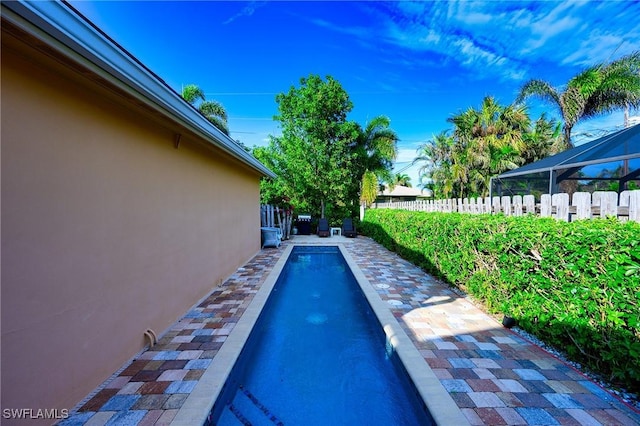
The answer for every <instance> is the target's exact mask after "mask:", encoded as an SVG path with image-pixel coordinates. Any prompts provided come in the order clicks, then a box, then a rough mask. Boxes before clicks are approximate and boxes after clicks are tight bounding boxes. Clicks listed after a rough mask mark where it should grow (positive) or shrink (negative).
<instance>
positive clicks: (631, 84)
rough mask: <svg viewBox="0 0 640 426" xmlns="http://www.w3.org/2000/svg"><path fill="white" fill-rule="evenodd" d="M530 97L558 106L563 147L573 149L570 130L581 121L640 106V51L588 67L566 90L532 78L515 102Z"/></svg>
mask: <svg viewBox="0 0 640 426" xmlns="http://www.w3.org/2000/svg"><path fill="white" fill-rule="evenodd" d="M531 96H537V97H539V98H541V99H543V100H545V101H548V102H550V103H551V104H553V105H555V106H556V107H557V108H558V110H559V111H560V114H561V116H562V121H563V123H564V125H563V127H562V132H563V136H564V146H563V148H564V149H567V148H571V147H573V144H572V143H571V131H572V129H573V127H574V126H575V125H576V124H577V123H578V122H580V121H582V120H585V119H589V118H592V117H595V116H598V115H602V114H607V113H610V112H613V111H615V110H618V109H623V108H625V107H628V106H632V107H634V108H638V107H639V106H640V51H636V52H634V53H631V54H630V55H627V56H623V57H622V58H620V59H618V60H616V61H613V62H611V63H609V64H606V63H601V64H598V65H595V66H592V67H590V68H587V69H586V70H584V71H582V72H581V73H579V74H578V75H576V76H575V77H573V78H572V79H571V80H569V82H568V83H567V85H566V87H565V89H564V91H562V90H559V89H556V88H554V87H553V86H552V85H551V84H550V83H548V82H546V81H543V80H536V79H534V80H530V81H528V82H526V83H525V84H524V86H522V88H521V89H520V94H519V96H518V98H517V99H516V102H522V101H524V100H525V99H526V98H529V97H531Z"/></svg>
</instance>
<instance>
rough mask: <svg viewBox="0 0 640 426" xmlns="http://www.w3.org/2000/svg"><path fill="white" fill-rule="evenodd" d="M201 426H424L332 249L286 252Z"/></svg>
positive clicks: (413, 396) (426, 420)
mask: <svg viewBox="0 0 640 426" xmlns="http://www.w3.org/2000/svg"><path fill="white" fill-rule="evenodd" d="M210 421H211V423H212V424H217V425H242V424H244V425H248V424H252V425H274V424H276V425H277V424H284V425H305V426H307V425H363V424H367V425H429V424H433V421H432V420H431V417H430V416H429V414H428V412H427V411H426V408H425V407H424V404H423V402H422V401H421V400H420V398H419V397H418V396H417V392H416V390H415V388H414V386H413V385H412V383H411V382H410V380H409V378H408V376H407V375H406V372H405V371H404V368H403V366H402V364H401V363H400V361H399V359H398V358H397V355H396V354H395V353H393V351H392V350H391V349H390V347H389V346H388V345H386V339H385V336H384V332H383V331H382V328H381V326H380V323H379V322H378V320H377V318H376V317H375V314H374V313H373V312H372V310H371V308H370V307H369V304H368V302H367V301H366V299H365V297H364V294H363V293H362V291H361V290H360V287H359V286H358V283H357V282H356V280H355V278H354V277H353V274H352V273H351V271H350V269H349V267H348V265H347V263H346V262H345V260H344V258H343V257H342V254H341V253H340V251H339V249H338V248H337V247H295V248H294V249H293V251H292V253H291V255H290V257H289V260H288V261H287V264H286V265H285V267H284V269H283V270H282V273H281V274H280V277H279V278H278V281H277V282H276V284H275V287H274V289H273V291H272V293H271V295H270V297H269V299H268V301H267V304H266V305H265V308H264V309H263V311H262V313H261V315H260V317H259V319H258V322H257V323H256V325H255V327H254V329H253V331H252V332H251V335H250V337H249V339H248V341H247V344H246V345H245V347H244V349H243V351H242V353H241V355H240V358H239V359H238V361H237V362H236V365H235V366H234V368H233V371H232V373H231V375H230V377H229V379H228V380H227V383H226V384H225V387H224V389H223V391H222V392H221V394H220V397H219V398H218V400H217V401H216V403H215V405H214V408H213V410H212V412H211V414H210Z"/></svg>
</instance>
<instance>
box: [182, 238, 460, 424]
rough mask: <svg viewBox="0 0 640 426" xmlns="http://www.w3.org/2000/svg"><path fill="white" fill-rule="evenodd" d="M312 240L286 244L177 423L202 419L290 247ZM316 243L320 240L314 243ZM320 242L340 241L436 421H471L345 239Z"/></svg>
mask: <svg viewBox="0 0 640 426" xmlns="http://www.w3.org/2000/svg"><path fill="white" fill-rule="evenodd" d="M305 245H308V244H304V243H302V244H300V243H294V244H291V245H288V246H287V247H286V248H285V249H284V251H283V253H282V254H281V255H280V258H279V259H278V260H277V261H276V264H275V266H274V267H273V269H272V270H271V271H270V272H269V274H268V276H267V278H266V279H265V281H264V283H263V284H262V285H261V286H260V289H259V290H258V291H257V293H256V294H255V296H254V297H253V299H252V300H251V302H250V304H249V306H248V307H247V309H246V311H245V312H244V314H243V315H242V317H241V318H240V319H239V320H238V323H237V324H236V326H235V327H234V329H233V330H232V331H231V333H230V334H229V336H228V338H227V340H226V341H225V342H224V344H223V345H222V347H221V348H220V350H219V351H218V353H217V354H216V355H215V357H214V359H213V362H211V364H210V365H209V367H208V368H207V369H206V370H205V372H204V373H203V375H202V377H201V378H200V380H199V381H198V384H197V385H196V386H195V388H194V389H193V391H192V392H191V393H190V395H189V396H188V397H187V399H186V400H185V402H184V404H183V405H182V407H181V408H180V409H179V410H178V412H177V414H176V416H175V417H174V419H173V421H172V422H171V424H172V425H175V426H191V425H194V424H204V423H205V422H206V420H207V416H208V415H209V413H210V412H211V410H212V408H213V405H214V404H215V402H216V400H217V399H218V397H219V395H220V392H221V391H222V389H223V387H224V384H225V383H226V381H227V379H228V377H229V375H230V374H231V371H232V369H233V366H234V365H235V363H236V361H237V359H238V357H239V356H240V353H241V352H242V349H243V347H244V344H245V342H246V341H247V339H248V338H249V335H250V333H251V330H252V329H253V327H254V325H255V323H256V321H257V320H258V317H259V316H260V313H261V312H262V309H263V307H264V305H265V303H266V301H267V299H268V298H269V295H270V294H271V291H272V289H273V287H274V285H275V283H276V281H277V280H278V277H279V276H280V274H281V272H282V269H283V268H284V265H285V264H286V262H287V260H288V259H289V256H290V254H291V251H292V250H293V248H294V247H296V246H305ZM314 245H318V244H314ZM321 245H322V246H334V247H338V249H339V250H340V253H341V254H342V256H343V257H344V259H345V261H346V262H347V264H348V265H349V268H350V269H351V272H352V273H353V275H354V277H355V279H356V281H357V282H358V285H359V286H360V288H361V290H362V292H363V293H364V295H365V297H366V298H367V301H368V303H369V305H370V306H371V309H372V310H373V311H374V313H375V314H376V317H377V318H378V321H379V322H380V325H381V326H382V327H383V330H384V332H385V334H386V336H387V340H388V342H389V343H391V345H392V347H393V348H394V350H395V351H396V353H397V354H398V357H399V358H400V360H401V361H402V363H403V365H404V367H405V369H406V371H407V373H408V375H409V377H410V378H411V380H412V381H413V384H414V386H415V387H416V390H417V391H418V393H419V394H420V397H421V398H422V400H423V402H424V404H425V406H426V407H427V409H428V411H429V414H430V415H431V417H432V418H433V420H434V422H435V423H436V424H443V425H446V424H455V425H468V424H469V421H468V420H467V418H466V417H465V416H464V414H463V413H462V411H461V410H460V408H459V407H458V406H457V404H456V403H455V402H454V400H453V398H452V397H451V395H449V393H448V392H447V390H446V389H445V388H444V387H443V386H442V384H441V383H440V381H439V379H438V378H437V377H436V376H435V374H434V373H433V371H432V370H431V367H429V364H428V363H427V362H426V361H425V360H424V358H423V357H422V356H421V354H420V352H419V351H418V350H417V348H416V347H415V345H414V344H413V342H412V341H411V339H410V338H409V336H407V334H406V333H405V331H404V330H403V329H402V328H401V327H400V324H399V323H398V320H397V319H396V318H395V317H394V316H393V314H392V312H391V310H390V309H389V307H388V306H387V305H386V304H385V303H384V302H383V300H382V299H381V298H380V296H379V295H378V294H377V293H376V291H375V289H374V288H373V286H372V285H371V283H370V282H369V280H368V279H367V278H366V277H365V276H364V273H363V272H362V270H361V269H360V267H359V266H358V265H357V264H356V262H355V261H354V260H353V258H352V257H351V255H350V254H349V252H348V251H347V250H346V249H345V248H344V245H343V244H342V243H332V242H326V243H323V244H321Z"/></svg>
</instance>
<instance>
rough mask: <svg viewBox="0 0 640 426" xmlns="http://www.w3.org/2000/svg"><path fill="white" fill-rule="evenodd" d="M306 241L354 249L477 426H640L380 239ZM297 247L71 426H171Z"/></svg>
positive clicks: (211, 300)
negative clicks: (263, 288) (276, 270)
mask: <svg viewBox="0 0 640 426" xmlns="http://www.w3.org/2000/svg"><path fill="white" fill-rule="evenodd" d="M301 240H302V238H299V239H297V240H295V239H294V242H295V243H299V242H300V241H301ZM305 240H307V241H308V242H312V243H316V244H322V243H324V242H336V241H338V240H339V241H344V242H345V243H344V245H345V247H346V248H347V250H349V252H350V254H351V255H352V257H353V258H354V260H355V261H356V263H358V265H359V267H360V268H361V269H362V271H363V272H364V274H365V276H366V277H367V279H368V280H369V281H370V282H371V284H372V285H373V286H374V288H375V289H376V290H377V292H378V294H379V295H380V297H381V298H382V300H384V301H387V303H388V304H389V308H390V309H391V311H392V312H393V314H394V316H395V317H396V318H397V319H398V321H399V322H400V324H401V325H402V327H403V328H404V329H405V331H406V332H407V334H408V336H409V337H410V338H411V339H412V340H413V342H414V344H415V345H416V347H417V348H418V350H419V351H420V352H421V354H422V355H423V356H424V358H425V360H426V361H427V363H428V364H429V365H430V366H431V368H432V370H433V371H434V373H435V374H436V376H437V377H438V378H439V379H440V382H441V383H442V385H443V386H444V387H445V389H447V391H448V392H449V393H450V395H451V396H452V398H453V399H454V401H455V402H456V403H457V405H458V406H459V407H460V408H461V410H462V411H463V413H464V415H465V416H466V417H467V419H468V420H469V422H470V423H471V424H473V425H629V426H631V425H639V424H640V413H638V412H637V411H635V410H633V409H632V408H631V407H629V406H628V405H626V404H624V403H622V402H621V401H620V400H618V399H617V398H616V397H614V396H613V395H611V394H609V393H608V392H606V391H605V390H603V389H602V388H600V387H599V386H598V385H596V384H595V383H593V382H592V381H590V380H589V379H588V378H586V377H585V376H583V375H582V374H581V373H579V372H577V371H576V370H574V369H573V368H572V367H570V366H569V365H566V364H565V363H564V362H562V361H561V360H559V359H557V358H555V357H554V356H552V355H551V354H549V353H547V352H546V351H544V350H542V349H541V348H539V347H537V346H535V345H534V344H532V343H529V342H528V341H526V340H524V339H522V338H521V337H519V336H518V335H517V334H515V333H513V332H512V331H510V330H507V329H505V328H503V327H502V326H501V325H500V324H499V323H498V322H497V321H496V320H495V319H494V318H492V317H491V316H489V315H486V314H485V313H483V312H482V311H481V310H480V309H478V308H477V307H476V306H474V305H473V304H472V303H470V302H469V301H468V300H466V299H465V298H462V297H460V296H458V295H456V294H455V293H454V292H452V291H451V290H450V289H449V288H448V287H447V286H446V285H445V284H443V283H441V282H439V281H437V280H436V279H434V278H433V277H431V276H429V275H428V274H425V273H424V272H422V271H421V270H420V269H419V268H417V267H415V266H413V265H412V264H410V263H409V262H406V261H404V260H403V259H401V258H399V257H398V256H396V255H395V254H394V253H391V252H389V251H388V250H386V249H385V248H383V247H382V246H380V245H378V244H377V243H375V242H373V241H372V240H370V239H368V238H365V237H358V238H357V239H355V240H345V239H343V238H339V237H332V238H330V239H328V240H324V239H323V240H320V239H316V240H313V239H310V240H309V239H305ZM287 244H291V242H285V244H284V245H283V246H281V247H280V248H279V249H264V250H262V251H261V252H260V253H259V254H258V255H257V256H255V257H254V258H253V259H252V260H251V261H249V262H248V263H247V264H246V265H245V266H243V267H242V268H240V269H238V270H237V271H236V273H234V274H233V275H232V276H231V277H230V278H229V279H228V280H227V281H226V282H225V283H224V284H223V285H222V286H220V287H218V288H216V289H215V290H214V291H213V293H212V294H211V295H210V296H209V297H208V298H207V299H206V300H205V301H204V302H203V303H201V304H200V305H199V306H198V307H197V308H195V309H194V310H192V311H191V312H189V313H187V314H186V315H185V317H184V318H183V319H182V320H180V321H179V322H178V323H177V324H175V325H174V326H173V327H172V328H171V330H170V331H169V332H167V333H166V334H165V335H164V336H163V337H162V339H160V341H159V343H158V344H157V345H156V346H154V348H153V349H152V350H148V351H146V352H143V353H142V354H141V355H140V356H139V357H138V358H137V359H136V360H134V361H133V362H132V363H131V364H130V365H128V366H125V368H124V369H123V370H122V371H120V372H119V373H118V374H117V376H115V377H114V378H112V379H111V380H110V381H108V382H107V383H105V384H104V385H103V386H102V387H101V388H100V389H99V390H98V391H97V392H96V393H95V394H94V395H92V397H91V398H89V399H88V400H87V401H86V402H84V403H83V404H82V405H81V407H79V409H78V410H77V411H76V412H74V413H73V414H72V416H71V417H70V418H69V419H67V420H65V421H63V422H61V424H62V425H104V424H108V425H111V424H113V425H164V424H169V423H170V422H171V420H172V419H173V418H174V416H175V414H176V412H177V410H178V409H179V408H180V407H181V406H182V404H183V402H184V400H185V399H186V398H187V396H188V395H189V393H190V392H191V391H192V390H193V388H194V387H195V385H196V383H197V381H198V379H199V378H200V376H201V375H202V374H203V372H204V371H205V369H206V368H207V367H208V366H209V365H210V363H211V362H214V361H213V359H214V357H215V355H216V353H217V352H218V349H220V347H221V346H222V344H223V343H224V341H225V340H226V337H227V336H228V335H229V333H230V332H231V330H232V329H233V327H234V326H235V324H236V322H237V320H238V319H239V318H240V317H241V316H242V314H243V312H244V310H245V309H246V308H247V306H248V305H249V303H250V301H251V300H252V298H253V295H254V294H255V292H256V291H257V289H258V288H259V287H260V285H261V284H262V282H263V281H264V279H265V278H266V276H267V275H268V273H269V272H270V271H271V269H272V267H273V266H274V265H275V262H276V261H277V259H278V258H279V257H280V255H281V254H282V251H283V249H284V247H285V246H286V245H287Z"/></svg>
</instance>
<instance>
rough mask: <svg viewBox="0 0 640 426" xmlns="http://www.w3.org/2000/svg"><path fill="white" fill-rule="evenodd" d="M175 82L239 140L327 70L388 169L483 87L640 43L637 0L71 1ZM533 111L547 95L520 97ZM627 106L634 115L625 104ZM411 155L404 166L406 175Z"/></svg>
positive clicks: (600, 124) (581, 129)
mask: <svg viewBox="0 0 640 426" xmlns="http://www.w3.org/2000/svg"><path fill="white" fill-rule="evenodd" d="M71 3H72V4H73V6H74V7H76V8H77V9H78V10H79V11H80V12H81V13H82V14H84V15H85V16H86V17H88V18H89V19H90V20H91V21H93V22H94V23H95V24H96V25H97V26H98V27H100V28H101V29H102V30H104V31H105V32H106V33H107V34H108V35H109V36H111V37H112V38H113V39H114V40H116V41H117V42H118V43H119V44H121V45H122V46H123V47H124V48H125V49H127V50H128V51H129V52H130V53H131V54H133V55H134V56H135V57H137V58H138V59H139V60H140V61H142V62H143V63H144V64H145V65H147V66H148V67H149V68H150V69H151V70H152V71H154V72H155V73H156V74H157V75H159V76H160V77H161V78H162V79H163V80H164V81H165V82H166V83H167V84H169V85H170V86H171V87H173V88H174V89H175V90H177V91H180V90H181V87H182V86H184V85H187V84H191V83H193V84H197V85H198V86H200V87H201V88H202V89H203V90H204V91H205V93H206V95H207V98H208V99H215V100H217V101H219V102H221V103H222V104H223V105H224V107H225V108H226V110H227V112H228V114H229V128H230V131H231V136H232V137H233V138H234V139H239V140H240V141H242V142H243V143H245V144H246V145H248V146H253V145H264V144H266V143H267V140H268V137H269V135H278V134H279V129H278V126H277V123H276V122H274V121H273V116H274V115H276V114H277V104H276V102H275V96H276V94H278V93H281V92H286V91H288V90H289V88H290V87H291V86H298V85H299V81H300V78H301V77H305V76H308V75H309V74H317V75H320V76H322V77H325V76H327V75H331V76H332V77H334V78H336V79H337V80H338V81H340V83H341V84H342V86H343V87H344V89H345V90H346V91H347V93H349V96H350V98H351V100H352V102H353V104H354V108H353V111H352V113H351V114H350V116H349V119H352V120H355V121H357V122H359V123H360V124H362V125H364V124H365V123H366V122H367V120H369V119H371V118H372V117H375V116H377V115H386V116H388V117H389V118H390V119H391V126H392V128H393V129H394V130H395V131H396V132H397V133H398V135H399V137H400V142H399V144H398V147H399V157H398V162H397V164H396V170H404V169H405V168H406V167H407V166H408V165H409V163H410V162H411V160H412V159H413V158H414V157H415V155H416V148H417V147H418V146H419V145H420V144H421V143H424V142H425V141H426V140H429V139H431V138H432V136H433V135H434V134H437V133H439V132H440V131H442V130H445V129H447V128H449V125H448V123H447V122H446V120H447V118H448V117H450V116H451V115H453V114H456V113H458V112H461V111H463V110H466V109H467V108H469V107H479V105H480V103H481V101H482V98H483V97H484V96H488V95H490V96H494V97H495V98H496V99H497V100H498V101H499V102H500V103H502V104H505V105H506V104H509V103H511V102H512V101H513V99H514V98H515V96H516V94H517V92H518V90H519V88H520V87H521V86H522V84H523V83H524V82H525V81H526V80H528V79H531V78H540V79H544V80H547V81H549V82H551V83H552V84H553V85H554V86H561V85H562V84H564V83H566V81H567V80H568V79H569V78H571V77H572V76H573V75H575V74H576V73H578V72H580V71H581V70H582V69H584V68H586V67H588V66H590V65H593V64H595V63H599V62H603V61H607V60H611V59H616V58H619V57H620V56H623V55H625V54H629V53H631V52H632V51H634V50H638V49H640V24H639V23H638V21H639V19H640V3H639V2H636V1H603V2H595V1H590V2H557V1H539V2H525V1H490V2H472V1H455V2H454V1H442V2H435V1H422V2H408V1H398V2H381V1H363V2H352V1H328V2H314V1H276V2H272V1H270V2H241V1H228V2H223V1H195V2H187V1H159V2H156V1H138V2H131V1H97V2H89V1H72V2H71ZM529 105H530V111H531V113H532V116H533V117H534V118H537V116H538V115H539V114H540V113H541V112H542V111H547V112H548V113H549V114H550V115H551V116H557V113H556V111H554V110H553V108H552V107H551V106H548V105H545V104H541V103H539V102H535V101H532V102H529ZM632 114H638V112H637V111H632ZM622 116H623V114H622V112H619V113H615V114H612V115H611V116H607V117H602V118H599V119H594V120H591V121H588V122H585V123H584V124H583V125H581V126H578V127H577V128H575V129H574V136H577V137H576V140H577V141H581V140H587V139H588V138H589V137H588V136H585V135H584V134H591V135H597V134H599V133H600V132H601V131H604V130H608V131H610V130H614V129H615V128H616V127H620V126H621V125H622ZM417 169H418V167H417V166H414V167H410V168H408V169H406V170H404V171H403V172H404V173H407V174H409V176H411V178H412V183H413V184H414V186H416V184H417V183H418V182H417V180H418V175H417Z"/></svg>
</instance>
